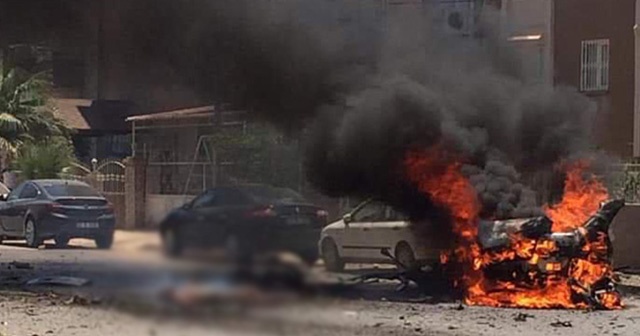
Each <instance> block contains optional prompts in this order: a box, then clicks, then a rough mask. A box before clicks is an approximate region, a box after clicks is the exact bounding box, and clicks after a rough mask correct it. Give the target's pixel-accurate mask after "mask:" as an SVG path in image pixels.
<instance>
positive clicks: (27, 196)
mask: <svg viewBox="0 0 640 336" xmlns="http://www.w3.org/2000/svg"><path fill="white" fill-rule="evenodd" d="M39 194H40V191H39V190H38V188H37V187H36V186H35V185H34V184H33V183H29V182H28V183H26V184H25V186H24V188H23V189H22V190H21V191H20V194H19V195H18V198H17V199H15V200H12V201H10V202H11V208H10V210H9V211H8V214H9V219H8V221H9V225H10V227H11V229H12V231H13V232H17V233H18V234H19V235H20V236H22V235H23V234H24V218H25V216H26V214H27V210H28V209H29V205H30V204H31V203H33V201H34V200H35V199H36V198H37V197H38V195H39Z"/></svg>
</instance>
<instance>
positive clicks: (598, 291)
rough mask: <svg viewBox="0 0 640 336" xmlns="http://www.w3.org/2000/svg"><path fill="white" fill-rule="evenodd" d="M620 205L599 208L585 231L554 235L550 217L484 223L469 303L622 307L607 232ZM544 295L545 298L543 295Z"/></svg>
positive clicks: (613, 202) (613, 204)
mask: <svg viewBox="0 0 640 336" xmlns="http://www.w3.org/2000/svg"><path fill="white" fill-rule="evenodd" d="M623 206H624V201H622V200H612V201H608V202H605V203H603V204H602V205H601V207H600V209H599V210H598V211H597V212H596V213H595V214H593V215H592V216H591V217H590V218H589V219H588V220H587V221H586V222H585V223H584V224H583V225H582V226H579V227H578V228H576V229H574V230H571V231H567V232H553V231H552V225H553V222H552V221H551V220H550V219H549V218H548V217H546V216H542V217H537V218H528V219H515V220H505V221H482V222H480V225H479V227H478V240H479V242H478V243H479V245H478V246H479V247H480V249H481V250H480V251H479V254H478V256H477V257H476V258H475V259H474V263H473V270H474V271H475V272H469V274H473V273H477V272H480V273H481V276H480V275H479V274H478V278H477V279H476V280H475V281H476V282H475V283H474V285H473V286H471V287H469V288H468V294H467V295H468V297H467V302H468V303H472V304H485V305H493V306H531V305H533V306H534V307H535V306H536V305H537V306H540V307H568V308H586V307H590V308H602V309H612V308H617V307H620V306H621V302H620V294H619V293H618V292H617V291H616V290H615V286H614V282H613V279H612V275H613V269H612V267H611V260H610V258H611V251H612V249H611V243H610V240H609V237H608V232H609V227H610V225H611V222H612V221H613V218H614V217H615V216H616V214H617V213H618V211H619V210H620V209H621V208H622V207H623ZM542 294H544V295H542Z"/></svg>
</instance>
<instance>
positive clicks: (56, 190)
mask: <svg viewBox="0 0 640 336" xmlns="http://www.w3.org/2000/svg"><path fill="white" fill-rule="evenodd" d="M44 190H46V191H47V193H49V195H51V196H53V197H63V196H72V197H101V196H100V193H98V192H97V191H96V190H94V189H93V188H91V187H90V186H88V185H81V184H45V185H44Z"/></svg>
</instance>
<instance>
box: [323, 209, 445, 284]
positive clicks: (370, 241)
mask: <svg viewBox="0 0 640 336" xmlns="http://www.w3.org/2000/svg"><path fill="white" fill-rule="evenodd" d="M417 227H419V228H420V230H417V229H414V228H413V227H412V225H411V222H409V221H408V220H407V219H406V217H405V216H403V215H402V214H400V213H398V212H396V211H394V210H393V209H392V208H391V207H390V206H387V205H385V204H383V203H380V202H377V201H367V202H364V203H362V204H361V205H359V206H358V207H356V208H355V210H353V211H352V212H351V213H349V214H346V215H345V216H344V217H343V218H342V220H339V221H337V222H335V223H332V224H330V225H328V226H327V227H325V228H324V230H322V235H321V237H320V243H319V249H320V254H321V256H322V259H323V261H324V264H325V267H326V268H327V270H329V271H334V272H336V271H341V270H343V269H344V266H345V263H392V262H393V260H391V259H390V258H389V257H388V256H385V255H384V253H382V251H383V250H387V251H389V253H391V254H392V255H393V256H394V257H395V259H396V260H397V261H398V262H399V263H400V264H401V265H403V266H405V267H407V268H409V267H413V266H422V265H432V264H436V263H438V262H439V260H440V252H441V251H442V250H443V249H444V248H446V241H447V240H446V239H443V237H439V235H437V234H436V233H437V232H438V231H445V230H435V227H434V225H433V224H432V223H430V222H424V223H420V224H419V225H416V228H417Z"/></svg>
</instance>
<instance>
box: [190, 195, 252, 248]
mask: <svg viewBox="0 0 640 336" xmlns="http://www.w3.org/2000/svg"><path fill="white" fill-rule="evenodd" d="M241 202H242V200H241V194H240V193H239V192H238V191H237V190H234V189H231V188H217V189H215V190H212V191H211V195H210V199H209V200H208V201H207V202H203V204H202V205H201V206H199V207H198V208H197V209H194V213H195V214H196V217H197V218H198V227H199V230H200V232H202V235H203V237H206V241H205V244H206V245H207V246H210V247H214V246H221V245H222V244H223V243H224V242H225V240H226V233H227V232H228V229H229V226H230V225H236V224H238V223H237V222H238V221H239V220H240V219H239V218H236V217H237V216H235V214H236V212H237V211H236V210H237V209H238V207H240V206H241Z"/></svg>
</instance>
